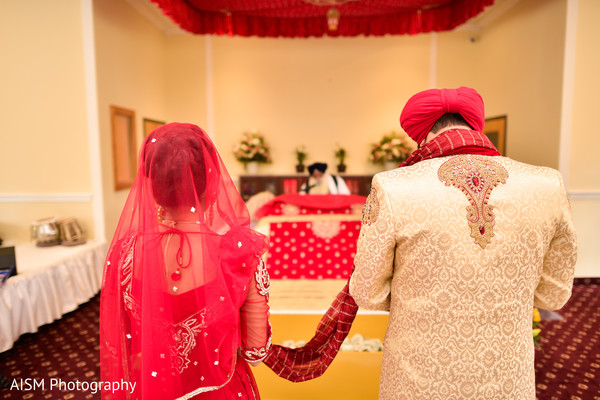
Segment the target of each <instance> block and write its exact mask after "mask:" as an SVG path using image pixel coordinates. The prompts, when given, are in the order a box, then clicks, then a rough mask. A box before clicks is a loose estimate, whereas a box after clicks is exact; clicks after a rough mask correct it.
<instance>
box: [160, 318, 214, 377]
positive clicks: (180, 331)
mask: <svg viewBox="0 0 600 400" xmlns="http://www.w3.org/2000/svg"><path fill="white" fill-rule="evenodd" d="M205 315H206V308H204V309H202V310H201V311H199V312H198V313H196V314H194V315H191V316H189V317H188V318H186V319H185V320H183V321H182V322H180V323H178V324H176V325H173V326H171V328H170V334H169V338H170V345H169V348H170V351H171V360H172V363H173V364H174V365H173V367H174V368H175V369H176V370H177V371H179V373H182V372H183V370H185V369H186V368H187V367H188V365H189V363H190V359H189V358H188V355H189V354H190V353H191V352H192V350H193V349H194V347H196V336H198V333H199V332H200V329H201V328H205V327H206V325H205V323H204V316H205Z"/></svg>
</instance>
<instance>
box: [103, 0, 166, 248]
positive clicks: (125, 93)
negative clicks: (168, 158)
mask: <svg viewBox="0 0 600 400" xmlns="http://www.w3.org/2000/svg"><path fill="white" fill-rule="evenodd" d="M94 30H95V39H96V40H95V46H96V71H97V85H98V115H99V121H100V122H99V124H100V142H101V143H100V152H101V155H102V183H103V192H104V214H105V226H106V235H107V237H108V239H109V240H110V238H112V235H113V233H114V230H115V228H116V226H117V222H118V218H119V215H120V214H121V210H122V208H123V205H124V203H125V200H126V198H127V194H128V192H129V191H128V190H118V191H115V189H114V178H113V157H112V136H111V135H112V132H111V124H110V106H111V105H115V106H118V107H122V108H126V109H129V110H133V111H135V115H136V118H135V125H136V134H137V147H138V148H139V146H140V145H141V143H142V139H143V132H142V129H143V125H142V120H143V119H144V118H149V119H153V120H161V121H166V119H167V99H166V95H167V78H166V73H167V62H168V60H167V57H166V55H167V40H166V38H165V36H164V35H163V34H162V33H161V32H160V31H158V29H156V28H155V27H154V26H153V25H151V24H150V23H149V22H148V21H147V20H146V19H145V18H143V17H142V16H141V15H139V14H138V13H137V12H135V11H134V10H133V9H132V8H131V7H130V6H129V5H128V4H126V3H125V2H124V1H122V0H96V1H94Z"/></svg>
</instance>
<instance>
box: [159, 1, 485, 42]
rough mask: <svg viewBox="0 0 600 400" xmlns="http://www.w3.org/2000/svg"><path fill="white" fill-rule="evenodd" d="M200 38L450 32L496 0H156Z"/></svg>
mask: <svg viewBox="0 0 600 400" xmlns="http://www.w3.org/2000/svg"><path fill="white" fill-rule="evenodd" d="M151 1H152V2H154V3H156V4H158V6H159V7H160V8H161V9H162V10H163V12H164V13H165V14H166V15H168V16H169V17H171V19H172V20H173V21H175V22H176V23H177V24H178V25H179V26H181V28H183V29H185V30H187V31H189V32H191V33H195V34H216V35H230V36H233V35H238V36H259V37H310V36H316V37H321V36H358V35H365V36H371V35H372V36H383V35H403V34H411V35H412V34H417V33H424V32H433V31H446V30H450V29H453V28H455V27H457V26H458V25H461V24H462V23H464V22H466V21H467V20H468V19H470V18H472V17H474V16H475V15H477V14H479V13H480V12H481V11H483V9H484V8H485V7H486V6H489V5H491V4H493V3H494V0H151Z"/></svg>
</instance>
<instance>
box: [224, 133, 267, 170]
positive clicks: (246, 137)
mask: <svg viewBox="0 0 600 400" xmlns="http://www.w3.org/2000/svg"><path fill="white" fill-rule="evenodd" d="M233 154H234V155H235V158H236V159H237V160H238V161H240V162H243V163H247V162H251V161H257V162H261V163H269V162H271V152H270V148H269V145H268V144H267V143H266V142H265V138H264V136H263V135H262V134H260V133H259V132H258V131H257V130H255V129H254V130H250V131H246V132H244V133H243V134H242V139H241V140H240V141H239V142H238V143H237V144H236V145H235V146H234V148H233Z"/></svg>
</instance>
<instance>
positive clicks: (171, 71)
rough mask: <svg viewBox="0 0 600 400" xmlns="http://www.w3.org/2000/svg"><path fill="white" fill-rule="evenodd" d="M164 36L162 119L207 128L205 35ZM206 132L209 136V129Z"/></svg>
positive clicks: (211, 133)
mask: <svg viewBox="0 0 600 400" xmlns="http://www.w3.org/2000/svg"><path fill="white" fill-rule="evenodd" d="M166 39H167V42H166V43H167V46H166V60H167V62H166V83H167V85H166V117H167V119H166V120H167V121H168V122H189V123H192V124H195V125H198V126H200V127H202V128H204V129H205V130H208V128H209V127H208V124H207V120H208V118H207V92H208V90H209V88H207V86H206V74H207V71H206V70H207V68H206V65H207V61H208V60H207V57H206V38H204V37H201V36H192V35H173V36H167V37H166ZM207 133H208V134H209V135H211V137H212V135H213V132H207Z"/></svg>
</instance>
